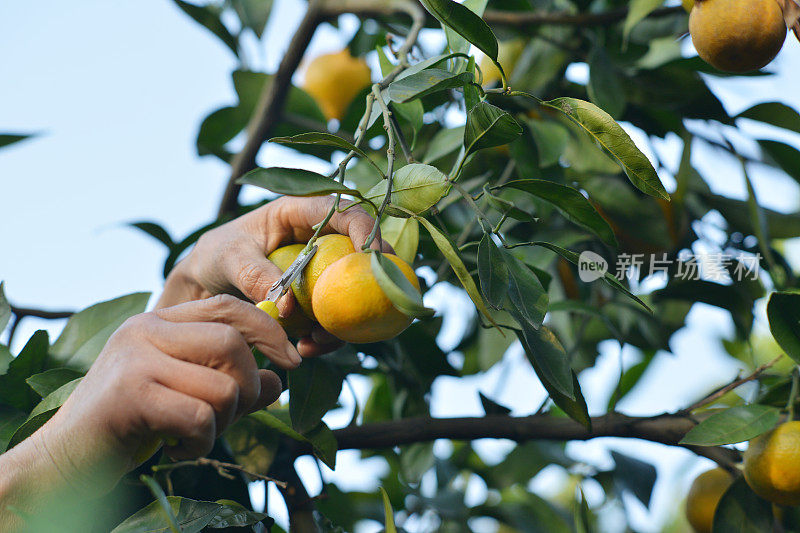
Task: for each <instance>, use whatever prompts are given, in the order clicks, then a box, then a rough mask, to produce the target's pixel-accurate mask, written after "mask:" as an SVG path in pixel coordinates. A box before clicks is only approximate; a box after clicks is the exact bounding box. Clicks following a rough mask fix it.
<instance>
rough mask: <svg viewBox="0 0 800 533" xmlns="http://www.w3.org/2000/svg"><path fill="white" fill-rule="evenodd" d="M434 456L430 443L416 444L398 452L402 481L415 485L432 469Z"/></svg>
mask: <svg viewBox="0 0 800 533" xmlns="http://www.w3.org/2000/svg"><path fill="white" fill-rule="evenodd" d="M435 461H436V456H435V455H433V443H432V442H417V443H415V444H411V445H409V446H404V447H402V448H401V450H400V472H401V473H402V474H403V481H405V482H406V483H413V484H417V483H419V482H420V480H421V479H422V476H423V475H424V474H425V472H427V471H428V470H430V469H431V468H433V465H434V463H435Z"/></svg>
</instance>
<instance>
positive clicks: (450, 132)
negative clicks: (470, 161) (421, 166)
mask: <svg viewBox="0 0 800 533" xmlns="http://www.w3.org/2000/svg"><path fill="white" fill-rule="evenodd" d="M464 130H465V128H464V126H460V127H458V128H444V129H440V130H439V131H437V132H436V134H435V135H434V136H433V138H432V139H431V140H430V142H429V143H428V151H427V152H425V159H424V162H425V163H433V162H434V161H437V160H439V159H441V158H443V157H445V156H447V155H450V154H452V153H453V152H455V151H456V150H458V149H459V148H461V147H462V146H463V145H464Z"/></svg>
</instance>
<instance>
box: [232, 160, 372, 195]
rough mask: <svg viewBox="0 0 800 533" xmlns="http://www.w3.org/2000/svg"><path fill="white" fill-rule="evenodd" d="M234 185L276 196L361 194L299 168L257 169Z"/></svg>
mask: <svg viewBox="0 0 800 533" xmlns="http://www.w3.org/2000/svg"><path fill="white" fill-rule="evenodd" d="M236 183H239V184H241V185H255V186H256V187H261V188H262V189H267V190H268V191H272V192H274V193H277V194H286V195H290V196H327V195H329V194H331V193H341V194H349V195H350V196H355V197H357V198H361V193H360V192H358V191H357V190H355V189H351V188H349V187H346V186H344V185H342V184H341V183H339V182H338V181H335V180H332V179H330V178H328V177H326V176H323V175H322V174H317V173H316V172H312V171H310V170H303V169H299V168H283V167H269V168H257V169H255V170H251V171H250V172H248V173H247V174H245V175H244V176H242V177H241V178H239V179H238V180H236Z"/></svg>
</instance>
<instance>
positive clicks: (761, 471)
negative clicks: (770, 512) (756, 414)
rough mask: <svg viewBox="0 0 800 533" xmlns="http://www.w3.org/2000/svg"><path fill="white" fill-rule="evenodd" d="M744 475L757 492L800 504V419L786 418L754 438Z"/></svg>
mask: <svg viewBox="0 0 800 533" xmlns="http://www.w3.org/2000/svg"><path fill="white" fill-rule="evenodd" d="M744 478H745V480H747V484H748V485H750V488H751V489H753V492H755V493H756V494H758V495H759V496H761V497H762V498H764V499H765V500H769V501H771V502H772V503H777V504H779V505H791V506H793V505H800V422H786V423H784V424H781V425H780V426H778V427H777V428H775V429H773V430H772V431H770V432H768V433H765V434H763V435H760V436H758V437H756V438H755V439H753V440H751V441H750V446H748V448H747V451H746V452H744Z"/></svg>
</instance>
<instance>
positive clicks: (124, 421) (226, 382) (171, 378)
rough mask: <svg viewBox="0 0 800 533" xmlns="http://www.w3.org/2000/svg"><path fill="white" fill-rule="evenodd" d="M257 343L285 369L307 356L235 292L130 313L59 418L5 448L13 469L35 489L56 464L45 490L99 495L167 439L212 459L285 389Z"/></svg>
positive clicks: (174, 451)
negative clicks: (233, 428)
mask: <svg viewBox="0 0 800 533" xmlns="http://www.w3.org/2000/svg"><path fill="white" fill-rule="evenodd" d="M251 344H252V345H255V346H256V347H257V348H258V349H259V350H260V351H261V352H262V353H263V354H265V355H266V356H267V357H268V358H269V359H270V360H272V361H273V362H274V363H275V364H277V365H278V366H280V367H282V368H294V367H296V366H297V365H298V364H299V363H300V361H301V359H300V355H299V354H298V353H297V351H296V349H295V348H294V346H293V345H292V344H291V343H290V342H289V340H288V339H287V337H286V334H285V332H284V331H283V329H282V328H281V327H280V326H279V325H278V323H277V322H276V321H275V320H273V319H271V318H270V317H269V316H267V314H266V313H264V312H262V311H260V310H259V309H257V308H256V307H255V306H254V305H252V304H250V303H246V302H244V301H242V300H239V299H237V298H234V297H233V296H229V295H221V296H216V297H213V298H209V299H205V300H199V301H194V302H189V303H185V304H180V305H177V306H174V307H169V308H164V309H161V310H157V311H154V312H152V313H145V314H141V315H137V316H135V317H133V318H131V319H129V320H128V321H126V322H125V323H124V324H123V325H122V326H121V327H120V328H119V329H118V330H117V331H116V332H115V333H114V334H113V335H112V336H111V338H110V339H109V341H108V343H107V344H106V346H105V347H104V349H103V351H102V352H101V354H100V355H99V356H98V358H97V360H96V361H95V363H94V365H93V366H92V367H91V369H90V370H89V372H88V373H87V374H86V376H85V377H84V378H83V380H82V381H81V382H80V384H79V385H78V386H77V388H76V389H75V391H74V392H73V393H72V394H71V395H70V397H69V398H68V399H67V401H66V402H65V403H64V405H63V406H62V407H61V408H60V409H59V410H58V411H57V412H56V414H55V415H54V416H53V418H51V419H50V420H49V421H48V422H47V423H46V424H45V425H44V426H42V427H41V428H40V429H39V430H38V431H37V432H36V433H34V435H32V436H31V437H30V438H29V439H26V440H25V441H23V442H22V443H20V444H19V445H18V446H17V447H15V448H13V449H12V450H11V451H10V452H8V454H4V456H3V459H4V460H5V461H6V462H5V463H3V465H4V468H5V467H6V466H7V465H11V466H8V468H10V469H12V470H22V471H24V472H26V479H23V481H22V482H25V483H26V485H27V486H30V483H31V477H32V476H31V475H30V474H27V473H29V472H31V471H41V470H42V469H44V468H45V467H46V466H49V467H50V471H51V472H52V473H53V475H52V476H49V477H50V479H48V476H47V475H40V476H38V478H39V479H41V478H44V479H45V480H47V482H43V483H39V484H38V486H40V487H50V486H51V485H52V486H62V487H67V486H68V487H70V489H71V490H72V491H73V492H75V493H80V494H81V495H82V496H83V497H84V498H92V497H96V496H99V495H101V494H104V493H105V492H107V491H108V490H110V489H111V488H112V487H113V486H114V485H115V484H116V483H117V482H118V481H119V479H120V478H121V477H122V476H123V475H124V474H125V473H126V472H128V471H129V470H131V469H133V468H134V467H136V466H137V463H138V462H141V461H142V460H144V459H145V457H141V451H142V450H143V449H147V448H148V447H151V446H152V445H153V443H156V442H158V441H160V440H161V439H165V440H167V441H168V442H174V443H175V445H165V452H166V453H167V454H168V455H169V456H171V457H172V458H174V459H194V458H197V457H201V456H204V455H206V454H207V453H208V452H210V450H211V448H212V446H213V444H214V440H215V438H216V437H217V436H218V435H219V434H220V433H221V432H222V431H223V430H224V429H225V428H226V427H227V426H229V425H230V424H231V423H232V422H234V421H235V420H237V419H238V418H239V417H241V416H242V415H243V414H246V413H249V412H252V411H255V410H258V409H261V408H263V407H265V406H266V405H268V404H270V403H272V402H274V401H275V400H276V399H277V398H278V396H279V395H280V393H281V383H280V379H279V378H278V376H277V375H276V374H275V373H274V372H271V371H267V370H263V369H262V370H259V369H258V367H257V365H256V361H255V359H254V357H253V354H252V352H251V349H250V345H251ZM6 455H8V456H9V457H6ZM0 481H2V480H0ZM0 485H2V483H0ZM0 492H2V491H0ZM11 500H12V501H13V498H11Z"/></svg>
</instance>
